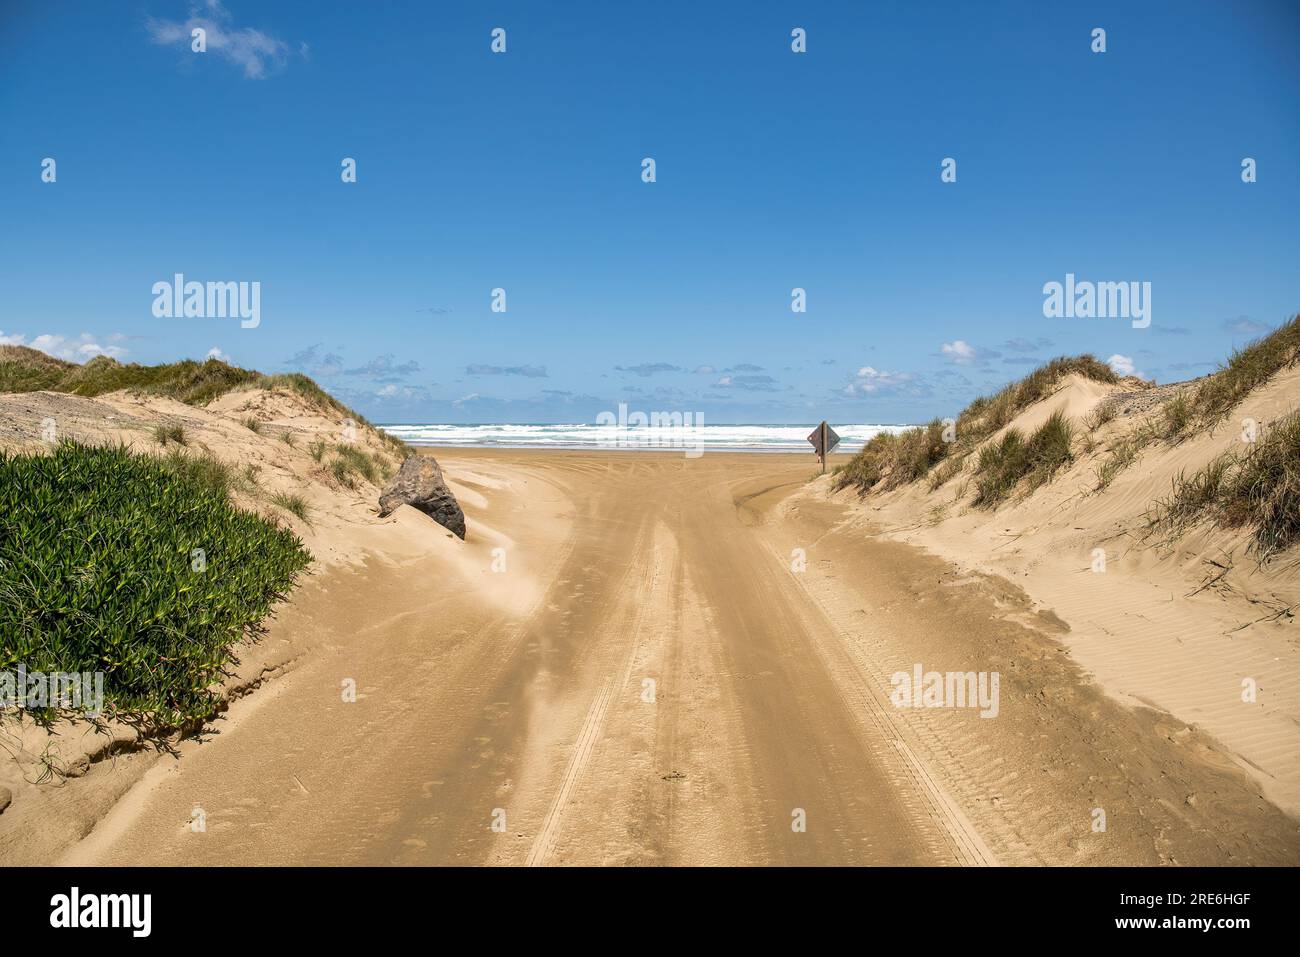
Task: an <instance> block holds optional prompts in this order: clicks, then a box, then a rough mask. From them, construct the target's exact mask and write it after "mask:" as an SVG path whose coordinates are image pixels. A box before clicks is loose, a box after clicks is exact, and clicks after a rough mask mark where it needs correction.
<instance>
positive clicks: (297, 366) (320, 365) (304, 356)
mask: <svg viewBox="0 0 1300 957" xmlns="http://www.w3.org/2000/svg"><path fill="white" fill-rule="evenodd" d="M284 364H285V366H286V367H287V368H289V369H292V370H294V371H305V372H307V373H309V374H310V375H314V376H332V375H338V374H339V373H340V372H342V371H343V357H342V356H338V355H335V354H334V353H332V352H326V353H322V352H321V344H320V343H319V342H318V343H316V344H315V345H311V346H308V347H307V348H306V349H300V350H299V351H298V352H295V353H294V354H293V355H291V356H290V357H289V358H288V359H287V360H285V363H284Z"/></svg>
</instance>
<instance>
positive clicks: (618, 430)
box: [380, 422, 911, 455]
mask: <svg viewBox="0 0 1300 957" xmlns="http://www.w3.org/2000/svg"><path fill="white" fill-rule="evenodd" d="M816 426H817V423H816V422H808V423H805V424H802V425H701V426H684V427H676V428H673V427H663V426H653V425H645V426H631V427H620V426H617V425H584V424H572V425H489V424H482V425H436V424H429V425H396V424H392V425H380V428H382V429H383V430H384V431H386V432H390V433H392V434H393V435H395V436H397V437H398V438H400V439H404V440H405V441H407V442H409V443H411V444H412V445H436V446H443V447H451V448H455V447H460V448H514V449H614V450H620V449H622V450H629V449H630V450H650V451H654V450H659V451H664V450H667V451H674V450H676V451H681V450H683V449H686V450H692V451H697V452H698V451H704V452H708V451H716V452H723V451H726V452H807V453H808V454H810V455H811V454H812V446H811V445H810V444H809V443H808V434H809V433H810V432H812V430H813V429H814V428H816ZM831 428H833V429H834V430H835V431H836V432H837V433H838V434H839V436H840V440H841V441H840V444H839V445H838V446H837V447H836V449H835V451H836V452H856V451H857V450H858V449H860V448H862V446H863V443H865V442H866V441H867V440H868V439H870V438H871V437H872V436H873V435H877V434H879V433H881V432H901V431H903V430H904V429H908V428H911V426H908V425H837V424H834V423H832V425H831Z"/></svg>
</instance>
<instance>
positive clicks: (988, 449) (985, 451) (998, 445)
mask: <svg viewBox="0 0 1300 957" xmlns="http://www.w3.org/2000/svg"><path fill="white" fill-rule="evenodd" d="M1073 439H1074V429H1073V427H1072V426H1071V425H1070V422H1069V420H1068V419H1066V418H1065V416H1064V415H1062V414H1061V413H1060V412H1054V413H1052V415H1051V417H1050V418H1049V419H1048V420H1047V421H1046V422H1044V423H1043V424H1042V425H1041V426H1039V427H1038V429H1036V430H1035V431H1034V433H1033V435H1031V436H1030V437H1029V438H1028V439H1026V438H1025V436H1024V434H1023V433H1021V432H1020V430H1019V429H1008V430H1007V431H1006V432H1005V433H1004V434H1003V436H1002V438H1001V439H1000V440H998V441H997V442H992V443H989V444H988V445H985V446H984V448H982V449H980V453H979V460H978V461H977V462H976V466H975V499H974V504H975V505H976V506H979V507H981V508H992V507H993V506H995V505H997V504H999V503H1000V502H1002V501H1004V500H1005V499H1007V498H1009V497H1010V496H1011V494H1012V492H1014V491H1015V490H1016V488H1017V487H1018V486H1019V485H1020V483H1021V482H1022V481H1024V482H1025V483H1026V485H1027V489H1026V490H1027V491H1030V490H1033V489H1035V488H1038V487H1039V486H1040V485H1042V484H1043V483H1044V482H1047V481H1049V480H1050V479H1051V478H1052V476H1053V475H1055V474H1056V472H1057V470H1059V469H1060V468H1061V467H1062V466H1064V465H1065V464H1066V463H1068V462H1069V461H1070V460H1071V458H1072V456H1071V453H1070V443H1071V442H1072V441H1073Z"/></svg>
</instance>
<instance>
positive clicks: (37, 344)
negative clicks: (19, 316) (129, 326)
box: [0, 332, 126, 362]
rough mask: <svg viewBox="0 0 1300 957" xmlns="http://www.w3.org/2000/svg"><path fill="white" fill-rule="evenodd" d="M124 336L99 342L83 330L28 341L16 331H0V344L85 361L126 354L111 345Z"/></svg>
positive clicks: (42, 336) (59, 357)
mask: <svg viewBox="0 0 1300 957" xmlns="http://www.w3.org/2000/svg"><path fill="white" fill-rule="evenodd" d="M124 338H125V337H124V336H122V335H121V334H119V333H115V334H113V335H111V336H108V337H107V338H106V340H105V341H103V342H101V341H100V340H99V339H97V338H96V337H95V336H92V335H91V334H90V333H89V332H83V333H82V334H81V335H79V336H61V335H56V334H53V333H45V334H43V335H39V336H37V337H36V338H35V339H33V340H32V341H31V342H28V341H27V337H26V336H23V335H20V334H17V333H14V334H12V335H5V334H4V333H3V332H0V345H5V346H29V347H30V348H32V349H39V350H40V351H41V352H44V353H46V354H47V355H51V356H54V357H55V358H57V359H65V360H67V361H68V362H85V361H86V360H87V359H93V358H95V356H109V357H110V358H113V359H120V358H121V357H122V356H124V355H126V350H125V349H123V348H122V347H121V346H115V345H113V343H114V342H120V341H122V339H124Z"/></svg>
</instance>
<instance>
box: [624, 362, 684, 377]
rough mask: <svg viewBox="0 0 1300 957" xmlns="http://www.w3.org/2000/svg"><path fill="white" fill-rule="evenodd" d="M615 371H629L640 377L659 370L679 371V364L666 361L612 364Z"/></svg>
mask: <svg viewBox="0 0 1300 957" xmlns="http://www.w3.org/2000/svg"><path fill="white" fill-rule="evenodd" d="M614 371H615V372H631V373H634V374H635V375H639V376H641V377H643V378H644V377H646V376H652V375H655V374H656V373H659V372H681V371H682V370H681V368H680V367H679V366H675V365H672V364H670V363H667V362H642V363H641V364H640V365H635V366H614Z"/></svg>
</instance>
